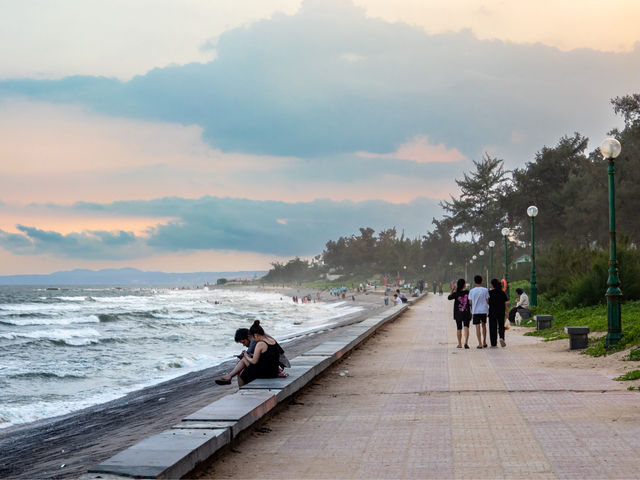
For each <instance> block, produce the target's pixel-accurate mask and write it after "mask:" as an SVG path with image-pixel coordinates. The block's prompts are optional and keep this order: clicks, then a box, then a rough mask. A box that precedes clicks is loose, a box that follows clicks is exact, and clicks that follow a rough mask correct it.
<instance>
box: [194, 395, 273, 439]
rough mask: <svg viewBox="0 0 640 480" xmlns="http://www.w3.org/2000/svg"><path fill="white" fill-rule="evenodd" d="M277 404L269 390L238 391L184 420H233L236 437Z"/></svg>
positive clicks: (232, 432)
mask: <svg viewBox="0 0 640 480" xmlns="http://www.w3.org/2000/svg"><path fill="white" fill-rule="evenodd" d="M276 405H277V401H276V395H275V393H274V392H271V391H269V390H252V391H249V392H243V391H238V392H236V393H233V394H231V395H228V396H226V397H222V398H221V399H219V400H216V401H215V402H213V403H210V404H209V405H207V406H206V407H204V408H201V409H200V410H198V411H197V412H195V413H192V414H191V415H189V416H188V417H186V418H185V419H184V420H183V422H233V425H232V426H231V435H232V437H235V436H236V435H238V434H239V433H240V432H241V431H243V430H244V429H245V428H247V427H249V426H251V425H252V424H253V423H255V422H256V421H257V420H258V419H260V418H262V417H263V416H264V415H266V414H267V412H269V411H270V410H272V409H273V408H274V407H275V406H276Z"/></svg>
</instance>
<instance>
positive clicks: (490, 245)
mask: <svg viewBox="0 0 640 480" xmlns="http://www.w3.org/2000/svg"><path fill="white" fill-rule="evenodd" d="M495 246H496V242H494V241H493V240H491V241H490V242H489V276H490V277H491V278H493V247H495Z"/></svg>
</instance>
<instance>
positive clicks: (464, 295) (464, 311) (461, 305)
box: [447, 278, 471, 348]
mask: <svg viewBox="0 0 640 480" xmlns="http://www.w3.org/2000/svg"><path fill="white" fill-rule="evenodd" d="M465 287H466V281H465V279H464V278H461V279H459V280H458V283H457V285H455V286H454V287H453V288H452V289H451V293H450V294H449V296H448V297H447V298H448V299H449V300H454V302H453V318H454V320H455V321H456V329H457V332H456V335H457V336H458V348H462V329H463V328H464V348H469V322H470V321H471V310H470V309H469V290H467V289H466V288H465Z"/></svg>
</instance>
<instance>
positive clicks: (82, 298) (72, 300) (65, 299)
mask: <svg viewBox="0 0 640 480" xmlns="http://www.w3.org/2000/svg"><path fill="white" fill-rule="evenodd" d="M53 298H57V299H59V300H64V301H65V302H84V301H85V300H86V299H87V297H85V296H82V297H53Z"/></svg>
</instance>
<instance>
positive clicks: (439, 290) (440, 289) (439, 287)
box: [438, 282, 443, 296]
mask: <svg viewBox="0 0 640 480" xmlns="http://www.w3.org/2000/svg"><path fill="white" fill-rule="evenodd" d="M442 293H443V292H442V282H440V283H439V284H438V295H440V296H442Z"/></svg>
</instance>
